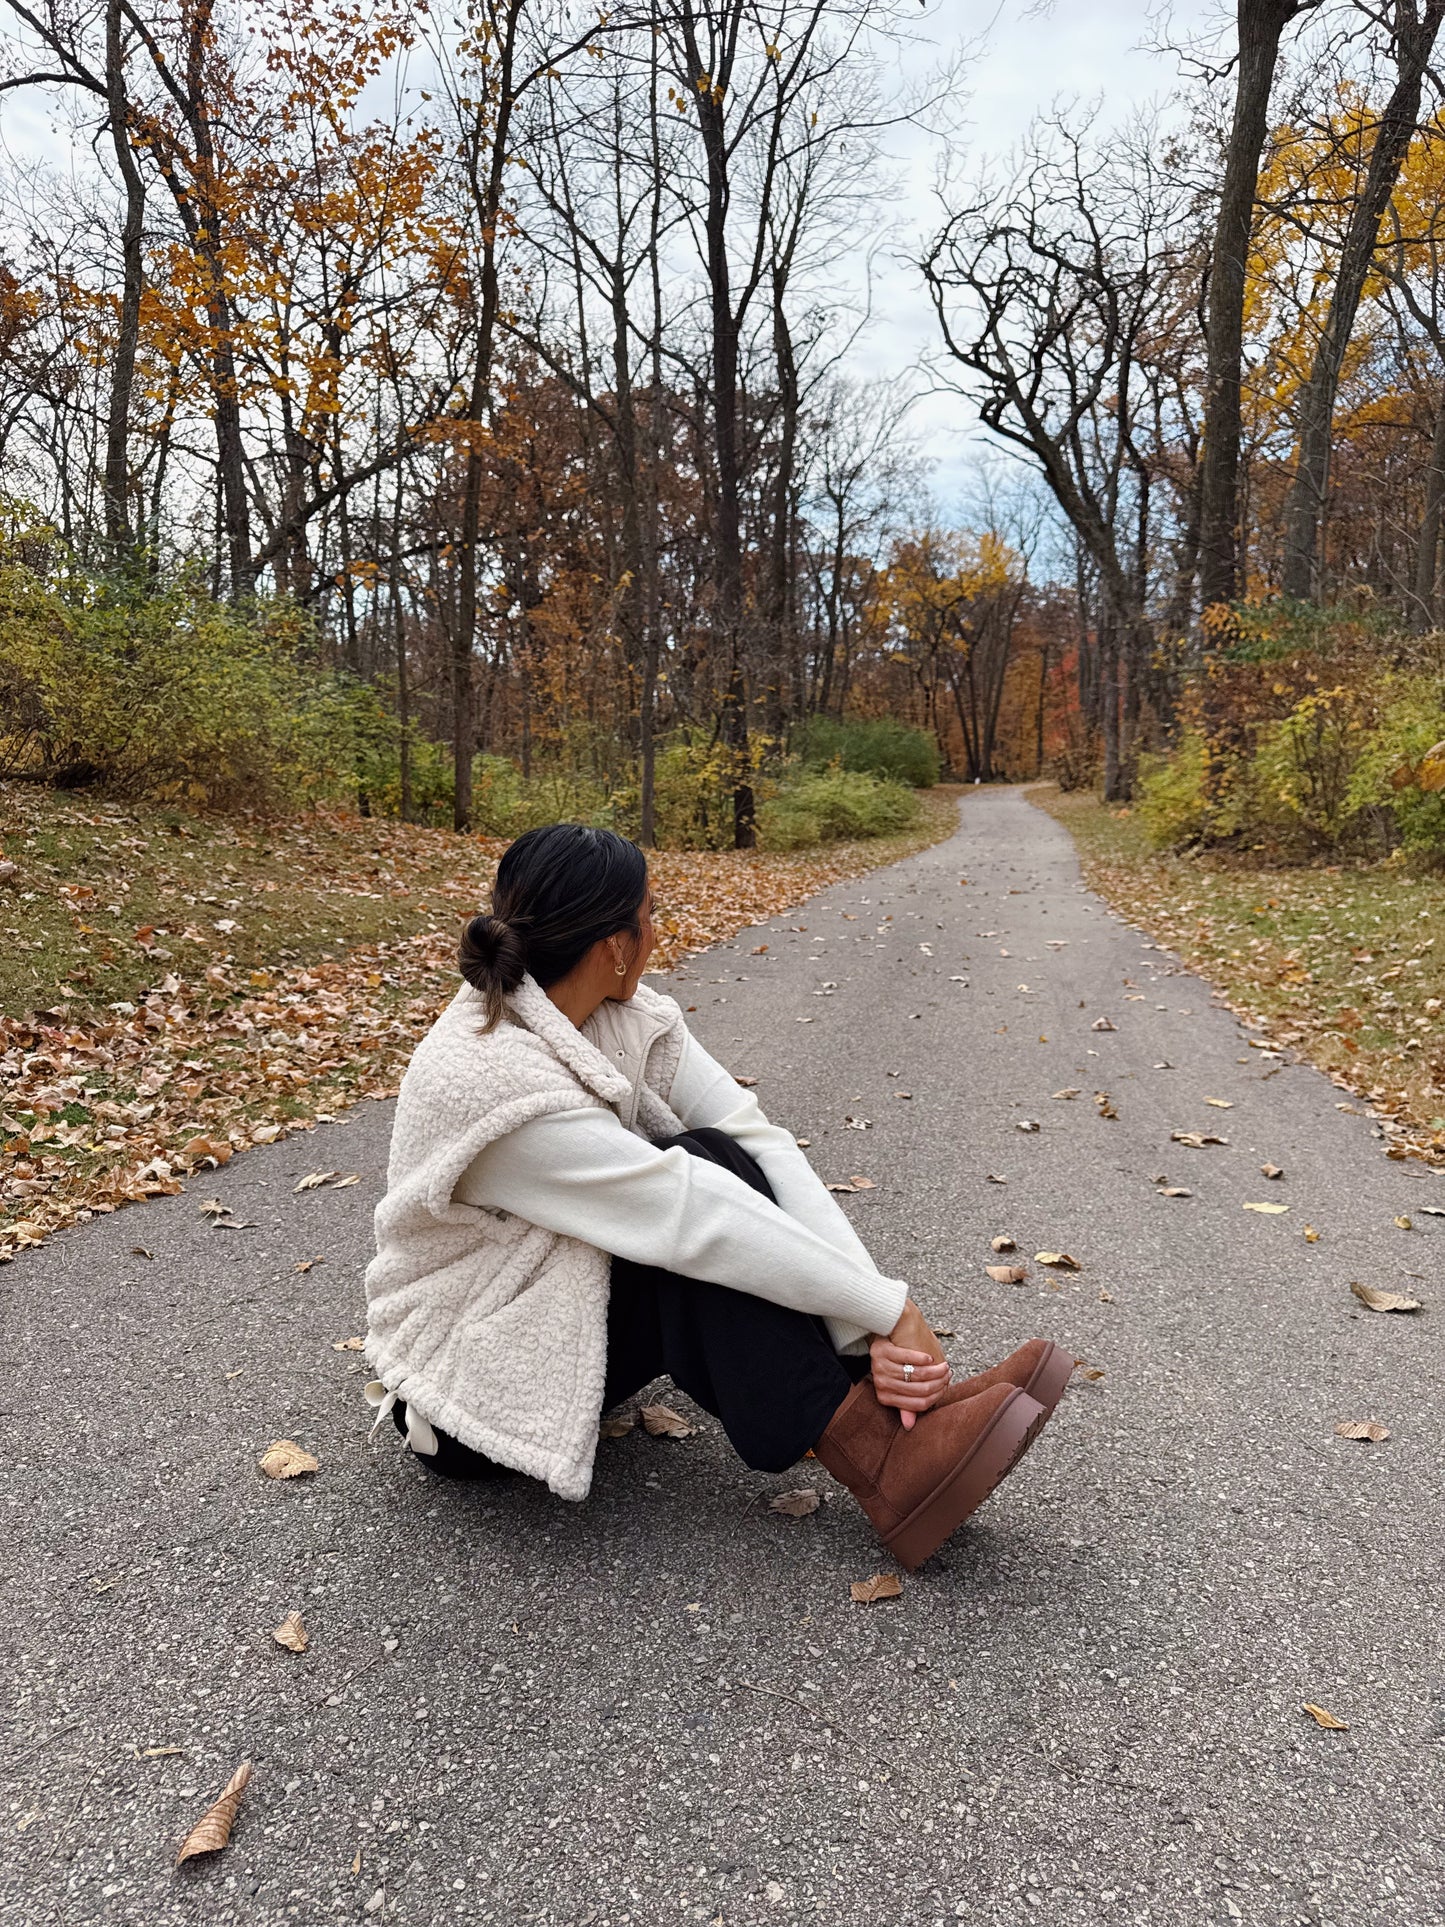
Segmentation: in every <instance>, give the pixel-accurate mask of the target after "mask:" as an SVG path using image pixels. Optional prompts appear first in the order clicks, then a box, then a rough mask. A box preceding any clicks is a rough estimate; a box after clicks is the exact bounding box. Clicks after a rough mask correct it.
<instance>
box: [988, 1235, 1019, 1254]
mask: <svg viewBox="0 0 1445 1927" xmlns="http://www.w3.org/2000/svg"><path fill="white" fill-rule="evenodd" d="M989 1248H990V1249H991V1250H993V1251H1017V1250H1018V1240H1017V1238H1011V1237H1010V1236H1009V1234H1008V1233H1007V1232H1006V1231H1000V1233H999V1234H998V1236H997V1237H996V1238H990V1239H989Z"/></svg>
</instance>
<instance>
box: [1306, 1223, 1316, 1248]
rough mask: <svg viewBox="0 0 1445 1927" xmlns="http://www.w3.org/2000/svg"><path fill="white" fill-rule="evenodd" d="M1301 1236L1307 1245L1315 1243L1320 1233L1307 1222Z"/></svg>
mask: <svg viewBox="0 0 1445 1927" xmlns="http://www.w3.org/2000/svg"><path fill="white" fill-rule="evenodd" d="M1303 1237H1304V1241H1305V1243H1306V1244H1307V1245H1317V1244H1318V1243H1319V1241H1320V1234H1319V1232H1318V1231H1316V1230H1315V1228H1314V1226H1313V1225H1312V1224H1307V1225H1306V1226H1305V1228H1304V1232H1303Z"/></svg>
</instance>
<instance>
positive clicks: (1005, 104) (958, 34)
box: [857, 0, 1220, 514]
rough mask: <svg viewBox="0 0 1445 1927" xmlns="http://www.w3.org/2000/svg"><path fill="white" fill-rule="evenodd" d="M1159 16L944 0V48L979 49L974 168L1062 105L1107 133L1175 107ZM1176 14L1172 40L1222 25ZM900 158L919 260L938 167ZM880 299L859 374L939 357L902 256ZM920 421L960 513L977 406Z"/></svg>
mask: <svg viewBox="0 0 1445 1927" xmlns="http://www.w3.org/2000/svg"><path fill="white" fill-rule="evenodd" d="M1153 13H1154V9H1153V8H1152V7H1150V6H1148V5H1146V4H1142V3H1141V0H1134V3H1133V4H1131V0H1055V3H1054V5H1053V7H1052V8H1051V9H1050V10H1049V11H1048V12H1047V13H1045V14H1043V15H1042V16H1041V15H1040V13H1039V11H1038V9H1037V8H1036V7H1034V6H1032V5H1031V4H1030V0H943V4H942V6H941V7H940V8H939V10H938V12H937V14H936V15H934V16H933V17H932V19H931V20H930V21H929V26H928V31H929V33H930V35H931V37H933V38H934V39H935V40H936V41H937V43H938V47H939V49H940V51H941V50H943V49H944V48H947V47H954V46H959V45H978V46H979V52H978V55H977V57H976V58H975V59H974V60H973V61H972V63H971V64H970V67H969V70H968V80H967V91H968V100H967V104H966V109H965V113H966V119H967V131H968V146H969V156H968V157H965V165H967V161H968V158H969V157H977V159H979V160H982V159H984V158H986V157H988V158H999V159H1002V158H1003V157H1005V156H1006V155H1007V154H1008V152H1009V150H1010V148H1012V147H1013V146H1014V144H1015V143H1016V142H1017V141H1018V140H1019V139H1020V138H1021V136H1022V135H1023V134H1024V132H1025V131H1026V129H1027V127H1028V125H1029V122H1030V121H1031V120H1032V118H1033V117H1034V115H1035V114H1037V113H1038V112H1039V111H1040V110H1041V109H1044V108H1048V107H1052V106H1054V105H1055V104H1065V103H1068V102H1071V101H1078V102H1084V103H1090V104H1093V103H1097V113H1098V121H1097V123H1096V124H1097V125H1098V126H1100V127H1104V128H1106V127H1108V126H1110V125H1116V124H1118V123H1119V122H1121V121H1123V120H1125V119H1127V118H1128V116H1129V115H1130V114H1131V112H1133V111H1134V110H1135V109H1137V108H1139V107H1141V106H1144V105H1146V104H1147V103H1149V102H1151V101H1159V102H1163V101H1165V100H1167V98H1168V97H1169V96H1170V95H1171V94H1172V93H1173V92H1174V90H1175V88H1176V86H1177V85H1178V82H1179V69H1178V64H1177V61H1176V59H1175V57H1174V56H1173V55H1172V54H1169V53H1156V52H1151V51H1150V50H1149V49H1150V47H1151V46H1153V45H1154V44H1155V43H1156V42H1157V40H1158V38H1159V29H1158V26H1157V25H1156V24H1152V23H1151V15H1152V14H1153ZM1170 17H1171V37H1172V38H1174V39H1176V40H1182V39H1193V38H1195V37H1198V36H1203V35H1205V34H1206V33H1207V32H1208V31H1209V30H1211V29H1212V28H1214V27H1215V26H1216V24H1217V23H1218V21H1219V19H1220V6H1219V0H1171V7H1170ZM923 51H924V50H923V49H920V50H919V52H920V55H921V54H922V53H923ZM902 162H903V166H904V170H905V178H906V189H905V192H903V193H902V194H900V196H899V197H898V201H897V203H896V207H897V216H898V218H897V222H896V238H897V245H898V252H899V255H900V256H904V254H905V250H907V254H908V256H909V257H911V256H912V255H916V253H917V245H916V243H917V241H918V239H919V238H920V237H921V236H922V235H923V234H924V233H925V231H926V230H927V229H928V228H929V227H930V226H931V225H932V224H933V222H934V217H935V213H936V210H937V207H938V202H937V199H936V197H935V192H934V169H935V164H936V162H935V156H934V155H933V153H931V152H930V151H928V150H927V149H926V146H925V143H923V142H922V141H920V142H918V143H916V144H915V143H911V142H910V143H909V145H908V148H907V150H906V151H905V152H904V153H903V155H902ZM873 303H874V311H875V313H876V314H877V316H878V321H877V323H876V324H875V326H874V327H873V328H872V329H871V330H870V331H869V333H868V335H867V337H866V338H865V339H864V341H862V342H861V343H860V344H859V350H858V354H857V362H858V366H859V372H860V373H866V374H895V373H898V372H900V371H902V370H903V369H905V368H907V367H908V366H910V365H913V364H916V363H917V362H918V361H919V360H920V358H922V357H923V356H925V355H928V354H931V353H932V351H933V349H934V347H935V344H936V339H937V323H936V321H935V319H934V315H933V310H932V306H931V304H930V302H929V300H928V297H927V294H926V292H925V291H924V289H923V287H922V285H921V282H920V279H919V277H918V275H917V273H916V272H912V271H910V269H909V267H908V266H906V265H905V264H904V260H903V259H900V261H899V263H898V266H897V268H896V269H895V270H894V271H893V272H892V273H888V274H884V273H881V272H876V273H875V282H874V294H873ZM913 424H914V432H915V434H916V435H917V437H918V440H919V442H920V445H921V447H922V449H923V452H924V453H925V454H926V455H927V456H928V457H929V458H930V460H931V461H932V463H933V465H934V467H933V489H934V492H935V494H936V496H937V498H938V503H939V507H940V509H941V510H942V511H943V512H944V513H945V514H949V513H956V512H957V510H958V507H959V503H960V500H961V498H963V497H965V496H966V495H967V493H968V491H969V489H970V486H971V476H972V475H973V474H974V472H975V471H976V469H977V466H978V462H979V459H980V456H981V454H982V444H981V442H980V438H979V432H978V429H977V424H976V422H975V421H974V420H973V418H972V415H971V411H970V410H969V408H968V406H967V404H966V403H964V402H963V401H961V400H959V401H954V400H952V399H950V398H949V397H947V396H936V395H934V396H930V398H929V399H928V401H927V402H926V403H924V404H923V405H921V406H920V407H919V408H917V409H916V410H915V412H914V416H913Z"/></svg>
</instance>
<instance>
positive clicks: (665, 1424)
mask: <svg viewBox="0 0 1445 1927" xmlns="http://www.w3.org/2000/svg"><path fill="white" fill-rule="evenodd" d="M642 1423H643V1424H644V1425H645V1426H646V1427H647V1429H648V1431H649V1432H651V1434H652V1436H653V1437H654V1438H655V1439H690V1438H691V1437H692V1435H693V1433H694V1432H695V1431H696V1430H697V1427H696V1426H695V1425H689V1424H688V1422H687V1420H686V1419H685V1418H684V1417H683V1416H682V1414H681V1412H674V1411H673V1409H672V1407H671V1406H670V1405H644V1406H643V1408H642Z"/></svg>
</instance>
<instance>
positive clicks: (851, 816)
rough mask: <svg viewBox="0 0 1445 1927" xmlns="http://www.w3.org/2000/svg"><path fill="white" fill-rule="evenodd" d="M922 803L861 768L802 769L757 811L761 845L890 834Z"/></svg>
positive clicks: (786, 846)
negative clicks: (799, 773) (801, 771)
mask: <svg viewBox="0 0 1445 1927" xmlns="http://www.w3.org/2000/svg"><path fill="white" fill-rule="evenodd" d="M921 811H922V806H921V805H920V803H919V801H918V798H917V796H916V795H915V794H914V792H913V791H912V790H910V789H906V788H905V787H904V786H903V784H902V783H894V782H890V781H888V780H887V779H886V778H880V777H877V776H869V775H867V774H866V773H865V772H864V771H862V770H845V769H830V770H826V771H822V772H817V771H805V772H804V773H802V774H801V775H799V776H798V777H796V778H795V779H794V780H793V781H792V782H789V783H785V784H784V785H783V787H782V788H780V789H779V791H778V793H777V794H776V795H775V796H773V797H771V798H769V799H768V801H767V802H765V803H764V804H763V805H762V807H761V808H760V809H759V811H758V832H759V841H760V842H761V844H762V847H763V848H764V849H766V850H804V849H811V848H812V847H813V846H814V845H816V844H819V843H830V842H834V841H842V840H846V839H851V838H855V837H868V836H891V835H893V834H895V833H896V832H897V831H899V830H906V829H911V828H912V826H913V825H914V824H915V823H916V822H917V821H918V818H919V816H920V814H921Z"/></svg>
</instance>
